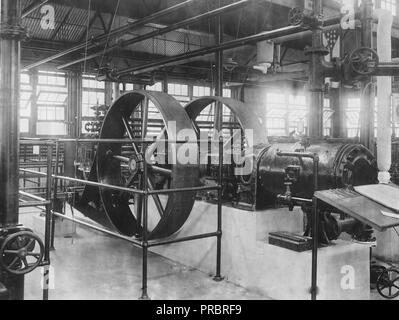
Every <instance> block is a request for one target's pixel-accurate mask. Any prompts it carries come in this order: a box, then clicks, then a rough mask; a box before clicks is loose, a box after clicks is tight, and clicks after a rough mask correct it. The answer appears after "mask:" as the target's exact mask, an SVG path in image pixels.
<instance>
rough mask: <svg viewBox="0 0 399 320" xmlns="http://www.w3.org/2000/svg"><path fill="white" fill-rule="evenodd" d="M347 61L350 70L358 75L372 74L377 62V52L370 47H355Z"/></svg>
mask: <svg viewBox="0 0 399 320" xmlns="http://www.w3.org/2000/svg"><path fill="white" fill-rule="evenodd" d="M349 61H350V65H351V67H352V70H353V71H354V72H356V73H357V74H360V75H370V74H372V73H373V72H375V70H376V69H377V67H378V64H379V58H378V54H377V52H375V51H374V50H373V49H370V48H358V49H356V50H355V51H353V52H352V54H351V55H350V58H349Z"/></svg>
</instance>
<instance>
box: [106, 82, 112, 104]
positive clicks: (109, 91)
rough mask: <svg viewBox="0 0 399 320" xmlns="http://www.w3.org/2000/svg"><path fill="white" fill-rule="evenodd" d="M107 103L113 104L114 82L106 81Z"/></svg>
mask: <svg viewBox="0 0 399 320" xmlns="http://www.w3.org/2000/svg"><path fill="white" fill-rule="evenodd" d="M105 104H106V105H107V106H110V105H112V82H109V81H105Z"/></svg>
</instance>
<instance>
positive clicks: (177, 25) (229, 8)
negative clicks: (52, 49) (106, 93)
mask: <svg viewBox="0 0 399 320" xmlns="http://www.w3.org/2000/svg"><path fill="white" fill-rule="evenodd" d="M251 1H253V0H241V1H238V2H234V3H231V4H229V5H227V6H224V7H221V8H218V9H215V10H212V11H209V12H205V13H202V14H200V15H198V16H195V17H192V18H188V19H186V20H183V21H180V22H177V23H174V24H172V25H170V26H168V27H165V28H162V29H158V30H155V31H153V32H149V33H147V34H144V35H141V36H138V37H135V38H133V39H130V40H125V41H122V42H121V43H118V44H115V45H113V46H110V47H109V48H108V49H106V50H102V51H98V52H95V53H93V54H90V55H88V56H86V57H83V58H80V59H77V60H74V61H71V62H68V63H65V64H63V65H61V66H58V67H57V69H65V68H67V67H70V66H73V65H75V64H77V63H81V62H84V61H87V60H91V59H94V58H96V57H99V56H101V55H103V54H107V53H110V52H112V51H113V50H115V49H118V48H123V47H127V46H129V45H132V44H135V43H138V42H141V41H144V40H148V39H152V38H155V37H157V36H161V35H164V34H166V33H169V32H171V31H174V30H177V29H180V28H183V27H186V26H188V25H191V24H194V23H197V22H199V21H201V20H205V19H209V18H212V17H215V16H217V15H220V14H222V13H226V12H228V11H232V10H235V9H239V8H242V7H244V6H246V5H248V4H249V3H250V2H251Z"/></svg>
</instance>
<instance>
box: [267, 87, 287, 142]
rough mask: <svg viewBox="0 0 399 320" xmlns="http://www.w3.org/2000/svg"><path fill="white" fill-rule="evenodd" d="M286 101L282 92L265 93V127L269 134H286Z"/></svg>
mask: <svg viewBox="0 0 399 320" xmlns="http://www.w3.org/2000/svg"><path fill="white" fill-rule="evenodd" d="M287 114H288V110H287V103H286V97H285V95H284V94H282V93H268V94H267V95H266V128H267V134H268V135H269V136H286V135H287V134H288V133H287Z"/></svg>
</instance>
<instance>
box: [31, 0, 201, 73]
mask: <svg viewBox="0 0 399 320" xmlns="http://www.w3.org/2000/svg"><path fill="white" fill-rule="evenodd" d="M198 1H205V0H186V1H184V2H181V3H179V4H176V5H174V6H172V7H169V8H167V9H164V10H161V11H158V12H155V13H153V14H150V15H149V16H147V17H145V18H142V19H140V20H137V21H134V22H131V23H129V24H127V25H125V26H123V27H120V28H116V29H114V30H112V31H111V32H109V33H104V34H102V35H100V36H98V37H95V38H94V39H92V40H91V41H90V42H89V43H86V42H82V43H80V44H78V45H76V46H74V47H72V48H69V49H67V50H65V51H62V52H59V53H57V54H55V55H53V56H51V57H48V58H46V59H43V60H41V61H38V62H36V63H33V64H31V65H29V66H25V67H24V69H27V70H29V69H32V68H35V67H38V66H40V65H42V64H45V63H47V62H50V61H53V60H55V59H58V58H61V57H63V56H65V55H68V54H70V53H74V52H76V51H79V50H83V49H85V48H86V47H87V48H88V49H89V48H93V47H94V46H96V45H97V44H98V43H99V42H104V41H106V40H107V39H108V38H109V37H115V36H118V35H122V34H126V33H127V32H129V31H131V30H133V29H135V28H138V27H142V26H144V25H146V24H148V23H150V22H154V21H155V20H157V19H159V18H161V17H164V16H167V15H169V14H171V13H173V12H175V11H177V10H179V9H182V8H185V7H187V6H189V5H192V4H193V3H194V2H198Z"/></svg>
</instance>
